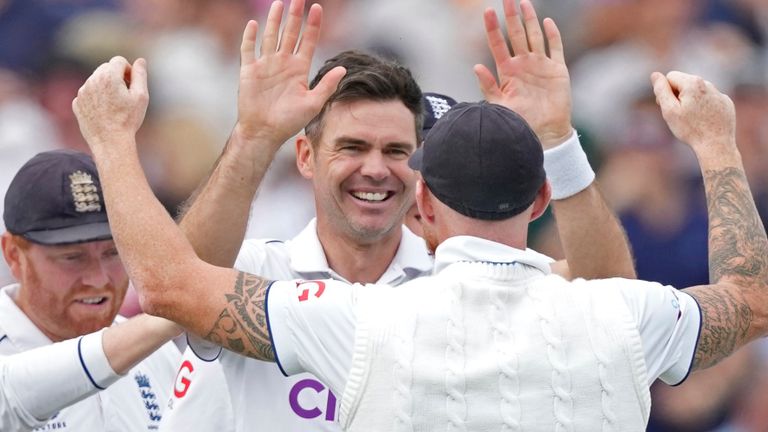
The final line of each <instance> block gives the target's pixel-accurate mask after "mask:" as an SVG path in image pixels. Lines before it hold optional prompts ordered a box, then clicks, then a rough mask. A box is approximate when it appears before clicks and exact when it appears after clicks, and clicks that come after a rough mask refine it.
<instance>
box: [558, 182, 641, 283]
mask: <svg viewBox="0 0 768 432" xmlns="http://www.w3.org/2000/svg"><path fill="white" fill-rule="evenodd" d="M552 209H553V212H554V215H555V220H556V223H557V230H558V233H559V235H560V242H561V244H562V246H563V251H564V253H565V258H566V261H567V262H568V268H569V270H570V275H571V277H573V278H578V277H580V278H585V279H599V278H608V277H623V278H629V279H634V278H635V277H636V275H635V266H634V262H633V260H632V254H631V252H630V246H629V241H628V240H627V237H626V235H625V234H624V230H623V229H622V227H621V224H620V223H619V220H618V218H617V217H616V216H615V215H614V213H613V211H612V210H611V209H610V208H609V207H608V205H607V203H606V202H605V199H604V198H603V196H602V194H601V193H600V190H599V188H598V187H597V184H596V183H592V184H591V185H590V186H589V187H587V188H586V189H584V190H583V191H581V192H579V193H577V194H576V195H573V196H571V197H568V198H565V199H560V200H553V201H552Z"/></svg>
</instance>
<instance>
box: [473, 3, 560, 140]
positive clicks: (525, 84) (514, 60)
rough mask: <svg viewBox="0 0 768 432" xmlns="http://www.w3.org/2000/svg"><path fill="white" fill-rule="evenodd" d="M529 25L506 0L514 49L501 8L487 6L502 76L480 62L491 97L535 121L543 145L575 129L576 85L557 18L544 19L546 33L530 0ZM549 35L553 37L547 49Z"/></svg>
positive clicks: (480, 78) (526, 11)
mask: <svg viewBox="0 0 768 432" xmlns="http://www.w3.org/2000/svg"><path fill="white" fill-rule="evenodd" d="M520 9H521V11H522V15H523V20H524V21H525V26H523V23H522V22H521V20H520V18H519V16H518V14H517V11H516V10H515V6H514V2H513V0H504V14H505V18H506V23H507V32H508V34H509V41H510V45H511V47H512V52H510V50H509V48H508V47H507V43H506V40H505V38H504V35H503V34H502V31H501V26H500V25H499V21H498V18H497V16H496V13H495V12H494V11H493V10H492V9H489V10H486V11H485V15H484V19H485V28H486V36H487V38H488V47H489V48H490V50H491V54H492V56H493V59H494V62H495V64H496V72H497V74H498V77H499V80H498V82H497V81H496V78H494V76H493V74H492V72H491V71H490V70H489V69H488V68H487V67H486V66H483V65H477V66H475V74H476V75H477V77H478V81H479V83H480V89H481V90H482V92H483V94H484V95H485V98H486V100H487V101H489V102H492V103H496V104H499V105H503V106H506V107H507V108H509V109H511V110H513V111H515V112H517V113H518V114H520V115H521V116H523V118H525V120H526V121H527V122H528V123H529V124H530V125H531V127H532V128H533V130H534V131H535V132H536V134H537V135H538V136H539V139H540V140H541V141H542V145H543V146H544V148H550V147H553V146H555V145H557V144H559V143H560V142H562V141H563V140H564V139H565V138H567V137H568V136H569V135H570V134H571V130H572V129H571V85H570V77H569V76H568V68H567V67H566V65H565V58H564V55H563V44H562V40H561V37H560V32H559V31H558V29H557V26H556V25H555V23H554V21H552V20H551V19H545V20H544V23H543V24H544V33H542V28H541V27H540V25H539V22H538V18H537V16H536V11H535V10H534V9H533V5H531V3H530V1H529V0H522V1H521V3H520ZM544 35H546V38H547V41H548V43H549V51H550V54H549V56H548V55H547V52H546V48H545V43H544Z"/></svg>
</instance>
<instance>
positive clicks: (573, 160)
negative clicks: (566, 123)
mask: <svg viewBox="0 0 768 432" xmlns="http://www.w3.org/2000/svg"><path fill="white" fill-rule="evenodd" d="M544 170H545V171H546V172H547V179H548V180H549V184H550V185H552V199H555V200H559V199H565V198H568V197H570V196H573V195H576V194H577V193H579V192H581V191H583V190H584V189H586V188H588V187H589V185H591V184H592V182H593V181H595V172H594V171H593V170H592V167H591V166H590V165H589V161H588V160H587V154H586V153H584V149H582V148H581V141H579V135H578V134H577V133H576V131H573V133H572V134H571V137H570V138H568V139H567V140H566V141H565V142H564V143H562V144H560V145H558V146H557V147H554V148H551V149H547V150H544Z"/></svg>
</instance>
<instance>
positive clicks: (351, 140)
mask: <svg viewBox="0 0 768 432" xmlns="http://www.w3.org/2000/svg"><path fill="white" fill-rule="evenodd" d="M344 144H355V145H362V146H366V147H370V146H372V144H371V143H370V142H368V141H366V140H364V139H361V138H355V137H351V136H347V135H342V136H340V137H338V138H336V139H335V140H334V146H335V147H339V146H342V145H344ZM385 148H401V149H416V148H418V145H417V144H414V143H409V142H400V141H392V142H388V143H386V144H385Z"/></svg>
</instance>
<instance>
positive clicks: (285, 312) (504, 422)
mask: <svg viewBox="0 0 768 432" xmlns="http://www.w3.org/2000/svg"><path fill="white" fill-rule="evenodd" d="M552 25H553V24H552V22H551V21H545V28H549V30H548V32H549V33H551V31H552V30H551V29H552ZM126 74H130V75H131V76H132V80H131V83H132V85H131V87H130V88H128V87H126V86H125V85H124V84H122V82H121V81H120V80H121V77H124V76H126ZM145 80H146V76H145V69H144V64H143V61H141V60H139V61H137V62H135V63H134V64H133V65H132V66H131V65H130V64H129V63H128V62H127V61H125V60H124V59H121V58H115V59H113V60H111V61H110V63H108V64H105V65H102V66H101V67H100V68H99V69H97V71H96V72H95V73H94V75H93V76H92V77H91V78H89V80H88V81H87V82H86V84H85V85H84V86H83V88H82V89H81V90H80V92H79V93H78V97H77V98H76V99H75V101H74V102H73V106H74V109H75V112H76V114H77V116H78V119H79V121H80V126H81V128H82V130H83V133H84V136H85V137H86V139H87V141H88V143H89V145H90V146H91V148H92V150H93V151H94V154H95V158H96V160H97V163H98V164H99V168H100V169H101V171H102V178H103V182H104V185H105V197H106V199H107V203H108V204H109V211H110V216H111V217H112V219H113V231H114V234H115V240H116V242H117V245H118V247H119V248H120V250H121V254H122V256H123V258H124V261H125V263H126V267H127V269H128V272H129V273H130V274H131V277H132V280H133V281H134V283H135V284H136V287H137V290H138V291H139V292H141V293H142V294H143V295H144V300H145V303H144V306H145V307H146V308H147V310H148V311H150V312H151V313H154V314H157V315H159V316H164V317H167V318H169V319H171V320H173V321H175V322H177V323H179V324H180V325H182V326H183V327H185V328H186V329H187V330H188V331H190V332H192V333H194V334H196V335H198V336H200V337H204V338H206V339H207V340H209V341H212V342H214V343H216V344H220V345H221V346H224V347H226V348H227V349H230V350H233V351H236V352H240V353H243V354H245V355H248V356H251V357H254V358H257V359H261V360H267V361H277V362H278V365H279V366H280V368H281V370H283V371H285V372H286V373H298V372H306V371H309V372H312V373H314V374H315V375H316V376H318V377H320V378H321V379H323V380H324V381H325V382H327V383H328V385H329V386H330V387H331V389H332V390H333V391H334V392H335V393H337V394H340V395H341V408H340V413H341V414H340V423H341V426H342V427H343V428H344V429H346V430H366V431H367V430H391V429H410V430H413V429H424V428H436V427H445V428H456V429H464V430H489V429H492V428H504V427H509V428H518V429H521V430H542V431H544V430H553V429H554V430H558V429H566V430H571V429H573V430H595V429H598V428H599V429H621V430H638V431H639V430H643V429H644V428H645V426H646V423H647V420H648V412H649V409H650V393H649V391H648V388H649V386H650V385H651V383H652V382H653V381H654V380H655V379H657V378H661V379H662V380H664V381H665V382H667V383H668V384H673V385H674V384H679V383H680V382H682V381H683V380H684V379H685V378H686V377H687V376H688V374H689V373H690V372H692V371H694V370H696V369H702V368H707V367H709V366H712V365H714V364H716V363H717V362H718V361H720V360H721V359H723V358H724V357H726V356H728V355H730V354H731V353H732V352H733V351H734V350H736V349H738V348H739V347H741V346H743V345H744V344H746V343H748V342H750V341H752V340H754V339H756V338H758V337H762V336H765V335H766V334H768V298H767V297H768V290H767V289H766V288H768V258H767V257H768V238H766V233H765V229H764V227H763V226H762V223H761V222H760V219H759V217H758V214H757V211H756V209H755V205H754V200H753V199H752V196H751V193H750V190H749V186H748V183H747V181H746V176H745V174H744V169H743V165H742V163H741V156H740V154H739V151H738V148H737V146H736V142H735V110H734V106H733V103H732V102H731V101H730V99H729V98H728V97H727V96H725V95H723V94H721V93H719V92H718V91H717V89H715V87H714V86H713V85H712V84H711V83H709V82H707V81H704V80H703V79H701V78H699V77H696V76H692V75H687V74H684V73H681V72H670V73H669V74H667V75H666V76H664V75H662V74H660V73H654V74H653V76H652V82H653V86H654V92H655V94H656V96H657V101H658V103H659V105H660V106H661V109H662V113H663V116H664V119H665V121H666V122H667V123H668V125H669V127H670V129H671V130H672V132H673V133H674V134H675V136H676V137H677V138H678V139H680V140H681V141H683V142H685V143H687V144H688V145H689V146H690V147H691V148H692V150H693V151H694V153H695V154H696V156H697V158H698V161H699V164H700V167H701V172H702V175H703V179H704V184H705V190H706V195H707V202H708V217H709V222H710V224H709V227H710V228H709V265H710V271H711V279H712V283H711V284H710V285H701V286H696V287H689V288H688V289H685V290H682V291H681V290H678V289H676V288H675V287H671V286H663V285H661V284H658V283H655V282H647V281H637V280H628V279H622V278H613V279H601V280H584V279H575V280H573V281H568V280H566V279H564V278H562V277H560V276H558V275H556V274H553V273H551V269H550V267H549V260H548V258H546V257H544V256H542V255H540V254H538V253H536V252H534V251H531V250H529V249H526V235H527V230H528V224H529V223H530V222H531V221H532V220H533V219H535V218H536V217H538V216H539V215H541V213H542V212H543V211H544V210H545V208H546V206H547V204H548V201H549V198H550V195H551V187H550V185H549V183H548V182H547V180H546V178H545V174H544V168H543V155H542V150H541V144H540V143H539V141H538V138H537V136H536V135H535V133H534V131H533V130H532V129H531V128H530V126H529V125H528V124H527V123H526V122H525V121H524V120H523V119H522V117H520V116H519V115H517V114H516V113H514V112H513V111H511V110H509V109H507V108H505V107H503V106H500V105H495V104H490V103H487V102H480V103H471V104H460V105H457V106H455V107H454V108H452V109H451V110H450V111H449V112H448V113H447V114H446V115H445V116H443V118H442V119H440V120H439V121H438V122H437V123H436V124H435V126H434V128H433V130H432V131H431V132H430V134H429V135H428V136H427V139H426V141H425V143H424V145H423V147H422V149H421V150H420V151H418V152H416V153H415V155H414V156H413V157H411V159H410V163H411V164H412V166H414V167H415V168H418V169H419V170H420V171H421V175H422V178H421V179H419V180H418V182H417V187H416V202H417V204H418V206H419V211H420V214H421V221H422V224H423V229H424V233H425V238H427V241H428V244H429V246H430V248H431V249H433V250H434V251H435V274H434V275H432V276H427V277H422V278H419V279H416V280H414V281H411V282H409V283H407V284H405V285H404V286H403V289H391V287H390V286H387V285H367V286H363V285H359V284H356V285H349V284H347V283H345V282H342V281H337V280H311V281H307V280H296V281H270V280H268V279H264V278H262V277H259V276H255V275H252V274H249V273H245V272H241V271H237V270H235V269H228V268H222V267H216V266H213V265H211V264H208V263H206V262H204V261H203V260H201V259H200V258H199V257H197V255H196V254H195V251H194V249H193V248H192V246H191V245H190V244H189V241H188V240H187V239H186V238H185V236H184V235H183V233H182V232H181V231H180V230H179V228H178V227H177V226H176V224H175V223H174V221H173V220H172V219H170V217H168V215H167V213H166V212H165V210H164V209H163V207H162V206H161V205H160V203H159V202H158V201H157V199H156V198H155V197H154V196H153V195H152V192H151V189H150V188H149V186H148V184H147V182H146V178H145V177H144V175H143V172H142V169H141V165H140V163H139V159H138V155H137V151H136V141H135V136H134V135H133V134H121V135H120V136H119V138H120V139H115V137H110V136H107V135H104V134H103V133H102V131H103V130H102V129H101V128H100V125H99V124H98V122H93V119H94V117H93V116H92V114H91V113H95V112H99V110H100V109H105V108H107V107H108V106H109V104H111V103H114V99H115V98H118V99H119V102H118V103H119V104H123V103H128V104H131V105H133V104H138V105H142V104H143V105H144V106H146V87H145V85H146V84H145ZM109 88H112V89H114V91H112V92H105V91H104V90H105V89H109ZM105 93H106V94H105ZM131 113H132V115H130V116H128V117H124V118H123V119H124V120H127V121H128V123H127V125H128V126H130V128H131V129H132V130H133V131H134V133H135V130H137V129H138V127H139V125H140V124H141V121H142V117H141V115H136V114H141V113H142V111H141V110H133V111H131ZM446 148H448V149H450V150H451V151H445V150H446ZM571 162H572V163H575V164H578V163H583V162H578V161H576V160H571ZM510 168H514V169H510ZM128 179H129V180H130V181H126V180H128ZM140 210H141V211H140ZM137 214H138V216H134V215H137ZM147 231H149V233H148V232H147ZM157 262H164V263H167V265H165V266H163V267H162V268H160V269H158V268H157V266H156V263H157ZM201 298H205V300H206V301H204V302H201V301H199V299H201ZM237 314H239V315H240V316H241V319H242V320H243V322H245V323H247V327H237V326H234V325H233V321H234V320H233V317H234V316H236V315H237ZM470 335H471V336H472V337H470ZM251 384H252V385H259V383H258V381H254V382H252V383H251Z"/></svg>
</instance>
